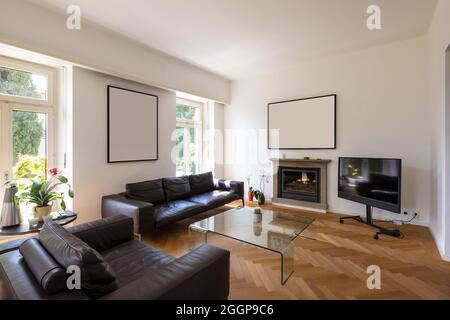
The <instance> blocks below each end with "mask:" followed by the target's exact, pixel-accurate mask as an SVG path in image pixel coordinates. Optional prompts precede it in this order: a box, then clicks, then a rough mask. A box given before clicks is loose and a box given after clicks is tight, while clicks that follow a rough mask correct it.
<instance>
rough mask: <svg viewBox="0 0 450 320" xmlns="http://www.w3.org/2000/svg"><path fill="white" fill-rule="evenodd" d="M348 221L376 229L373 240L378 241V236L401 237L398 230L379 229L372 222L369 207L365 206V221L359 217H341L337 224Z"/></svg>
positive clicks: (370, 208)
mask: <svg viewBox="0 0 450 320" xmlns="http://www.w3.org/2000/svg"><path fill="white" fill-rule="evenodd" d="M349 219H351V220H355V221H358V222H360V223H364V224H365V225H368V226H370V227H373V228H376V229H378V232H377V233H375V235H374V236H373V238H374V239H375V240H378V239H379V235H380V234H384V235H386V236H390V237H395V238H401V237H402V233H401V232H400V230H398V229H394V230H391V229H386V228H383V227H380V226H377V225H376V224H374V223H373V220H372V207H371V206H366V219H365V220H364V219H363V218H361V217H359V216H356V217H341V218H339V222H340V223H344V220H349Z"/></svg>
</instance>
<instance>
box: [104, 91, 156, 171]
mask: <svg viewBox="0 0 450 320" xmlns="http://www.w3.org/2000/svg"><path fill="white" fill-rule="evenodd" d="M111 89H118V90H124V91H128V92H133V93H137V94H143V95H147V96H152V97H155V98H156V158H151V159H130V160H111V152H110V151H111V136H110V133H111V99H110V98H111V97H110V93H111ZM158 160H159V97H158V96H157V95H154V94H151V93H147V92H142V91H136V90H131V89H127V88H122V87H117V86H113V85H108V86H107V162H108V163H111V164H112V163H127V162H147V161H158Z"/></svg>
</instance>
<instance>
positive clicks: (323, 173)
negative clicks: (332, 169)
mask: <svg viewBox="0 0 450 320" xmlns="http://www.w3.org/2000/svg"><path fill="white" fill-rule="evenodd" d="M270 160H271V161H272V162H273V172H274V176H273V198H272V203H273V204H275V205H281V206H289V207H296V208H300V209H304V210H312V211H316V212H323V213H326V212H327V209H328V204H327V172H328V164H329V163H330V162H331V160H327V159H288V158H282V159H270Z"/></svg>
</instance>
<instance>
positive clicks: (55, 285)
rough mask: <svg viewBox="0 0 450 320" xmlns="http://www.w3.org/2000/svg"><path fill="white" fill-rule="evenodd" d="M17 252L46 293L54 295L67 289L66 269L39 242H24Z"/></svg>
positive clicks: (34, 240) (32, 240)
mask: <svg viewBox="0 0 450 320" xmlns="http://www.w3.org/2000/svg"><path fill="white" fill-rule="evenodd" d="M19 252H20V254H21V255H22V257H23V259H24V260H25V263H26V265H27V266H28V269H30V270H31V273H32V274H33V276H34V277H35V278H36V281H37V282H38V283H39V285H40V286H41V287H42V289H43V290H44V291H45V292H46V293H48V294H55V293H58V292H60V291H62V290H64V289H66V288H67V284H66V280H67V273H66V269H65V268H63V267H62V266H61V265H60V264H59V263H58V262H56V261H55V259H53V257H52V256H51V255H50V254H49V253H48V252H47V250H45V249H44V247H42V245H41V243H40V242H39V240H37V239H34V238H32V239H29V240H27V241H25V242H24V243H22V244H21V245H20V247H19Z"/></svg>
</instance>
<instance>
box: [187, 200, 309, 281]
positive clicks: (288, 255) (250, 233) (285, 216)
mask: <svg viewBox="0 0 450 320" xmlns="http://www.w3.org/2000/svg"><path fill="white" fill-rule="evenodd" d="M261 212H262V214H260V215H258V214H255V213H254V208H250V207H243V208H235V209H231V210H228V211H225V212H222V213H220V214H218V215H215V216H212V217H209V218H206V219H204V220H201V221H198V222H195V223H193V224H191V225H190V226H189V229H190V231H193V234H194V235H201V236H202V242H204V243H207V242H208V233H209V232H212V233H215V234H218V235H221V236H224V237H228V238H231V239H235V240H238V241H242V242H245V243H248V244H251V245H254V246H257V247H260V248H263V249H267V250H270V251H273V252H276V253H278V254H280V256H281V284H283V285H284V284H285V283H286V281H287V280H288V279H289V277H290V276H291V275H292V273H293V272H294V243H293V242H294V240H295V239H296V238H297V237H298V236H300V234H301V233H302V232H303V231H304V230H305V229H306V228H308V227H309V226H310V225H311V224H312V223H313V222H314V219H313V218H308V217H302V216H298V215H293V214H290V213H286V212H281V211H277V210H273V211H272V210H261Z"/></svg>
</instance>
